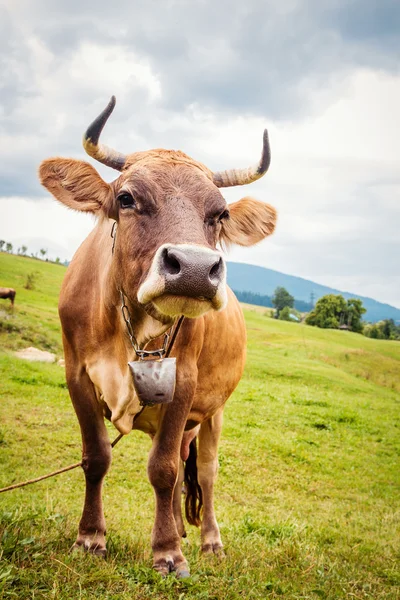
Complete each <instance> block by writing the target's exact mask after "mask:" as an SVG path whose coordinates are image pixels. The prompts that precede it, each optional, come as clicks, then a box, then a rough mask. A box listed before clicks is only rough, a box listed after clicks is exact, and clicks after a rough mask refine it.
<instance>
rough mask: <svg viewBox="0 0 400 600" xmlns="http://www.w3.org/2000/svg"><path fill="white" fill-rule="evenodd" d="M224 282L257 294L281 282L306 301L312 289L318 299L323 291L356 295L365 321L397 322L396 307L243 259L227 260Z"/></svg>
mask: <svg viewBox="0 0 400 600" xmlns="http://www.w3.org/2000/svg"><path fill="white" fill-rule="evenodd" d="M228 284H229V286H230V287H231V288H232V289H234V290H238V291H241V292H242V291H243V292H245V291H249V292H253V293H257V294H261V295H266V296H272V294H273V293H274V290H275V288H276V287H278V286H282V287H284V288H286V289H287V290H288V292H290V294H291V295H292V296H294V297H295V298H296V300H303V301H305V302H309V301H310V295H311V293H314V297H315V300H318V298H320V297H321V296H325V294H342V296H344V297H345V298H360V300H362V301H363V304H364V306H365V308H366V309H367V313H366V314H365V316H364V319H365V320H366V321H373V322H376V321H380V320H382V319H393V320H394V321H399V322H400V309H399V308H395V307H394V306H390V305H389V304H384V303H382V302H378V301H377V300H373V299H372V298H367V297H365V296H360V295H359V294H354V293H351V292H342V291H340V290H337V289H335V288H330V287H328V286H325V285H321V284H319V283H315V282H313V281H309V280H308V279H303V278H301V277H295V276H293V275H286V274H285V273H280V272H279V271H273V270H272V269H266V268H264V267H258V266H255V265H248V264H245V263H234V262H229V263H228Z"/></svg>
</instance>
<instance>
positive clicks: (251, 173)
mask: <svg viewBox="0 0 400 600" xmlns="http://www.w3.org/2000/svg"><path fill="white" fill-rule="evenodd" d="M270 162H271V149H270V147H269V139H268V131H267V130H266V129H264V137H263V150H262V154H261V160H260V162H259V163H258V164H257V165H254V166H252V167H248V168H247V169H230V170H228V171H217V172H216V173H213V182H214V183H215V185H216V186H217V187H230V186H233V185H245V184H246V183H252V182H253V181H256V180H257V179H260V177H262V176H263V175H265V173H266V172H267V171H268V167H269V165H270Z"/></svg>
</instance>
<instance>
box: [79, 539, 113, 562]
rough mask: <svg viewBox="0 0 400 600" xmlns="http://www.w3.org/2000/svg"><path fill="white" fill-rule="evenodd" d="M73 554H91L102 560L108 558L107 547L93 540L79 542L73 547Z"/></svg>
mask: <svg viewBox="0 0 400 600" xmlns="http://www.w3.org/2000/svg"><path fill="white" fill-rule="evenodd" d="M71 552H89V554H93V555H94V556H99V557H100V558H106V556H107V549H106V547H105V546H104V545H102V544H99V543H96V542H93V541H91V540H77V541H76V542H75V544H74V545H73V546H72V548H71Z"/></svg>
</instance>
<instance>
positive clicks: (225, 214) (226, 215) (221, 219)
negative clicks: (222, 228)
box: [218, 210, 230, 223]
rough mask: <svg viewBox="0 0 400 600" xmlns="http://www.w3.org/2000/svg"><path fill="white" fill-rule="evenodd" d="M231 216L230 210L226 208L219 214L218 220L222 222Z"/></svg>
mask: <svg viewBox="0 0 400 600" xmlns="http://www.w3.org/2000/svg"><path fill="white" fill-rule="evenodd" d="M229 216H230V215H229V210H224V212H223V213H221V214H220V215H219V217H218V222H219V223H222V221H224V220H225V219H229Z"/></svg>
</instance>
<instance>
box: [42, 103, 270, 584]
mask: <svg viewBox="0 0 400 600" xmlns="http://www.w3.org/2000/svg"><path fill="white" fill-rule="evenodd" d="M114 104H115V98H112V100H111V102H110V103H109V105H108V106H107V108H106V109H105V110H104V111H103V113H101V115H99V117H98V118H97V119H96V120H95V121H94V122H93V124H92V125H91V126H90V127H89V129H88V131H87V133H86V136H85V138H84V146H85V150H86V152H87V153H88V154H90V155H91V156H92V157H94V158H96V159H97V160H98V161H100V162H102V163H104V164H106V165H108V166H110V167H113V168H115V169H116V170H118V171H120V176H119V177H118V179H116V180H115V181H113V182H112V183H111V184H108V183H106V182H105V181H104V180H103V179H101V177H100V175H99V174H98V173H97V172H96V171H95V169H94V168H93V167H92V166H91V165H90V164H88V163H86V162H83V161H81V160H72V159H65V158H52V159H48V160H46V161H44V162H43V163H42V164H41V166H40V171H39V173H40V179H41V182H42V183H43V185H44V186H45V187H46V188H47V189H48V190H49V191H50V192H51V193H52V194H53V195H54V196H55V197H56V198H57V200H59V201H60V202H62V203H63V204H65V205H66V206H68V207H69V208H73V209H75V210H80V211H84V212H92V213H94V214H95V215H97V218H98V220H97V225H96V227H95V228H94V230H93V231H92V232H91V233H90V235H89V236H88V238H87V239H86V240H85V241H84V242H83V244H82V246H81V247H80V248H79V250H78V251H77V253H76V254H75V257H74V259H73V261H72V263H71V264H70V266H69V268H68V271H67V274H66V276H65V279H64V283H63V287H62V290H61V295H60V303H59V312H60V318H61V323H62V328H63V341H64V350H65V368H66V377H67V383H68V388H69V392H70V395H71V398H72V402H73V404H74V407H75V411H76V413H77V416H78V419H79V423H80V427H81V432H82V441H83V461H82V464H83V469H84V472H85V475H86V497H85V504H84V509H83V514H82V518H81V521H80V524H79V532H78V537H77V540H76V543H75V546H76V547H82V548H83V549H85V550H88V551H90V552H93V553H95V554H100V555H104V554H105V552H106V546H105V520H104V515H103V505H102V498H101V490H102V482H103V478H104V475H105V474H106V472H107V470H108V468H109V466H110V462H111V445H110V441H109V437H108V433H107V430H106V428H105V425H104V416H106V417H107V418H109V419H110V420H111V421H112V423H113V424H114V425H115V427H116V428H117V429H118V431H120V432H121V433H122V434H128V433H129V432H130V431H131V430H132V428H133V429H139V430H141V431H144V432H145V433H148V434H150V436H151V437H152V439H153V445H152V449H151V451H150V457H149V463H148V475H149V479H150V482H151V484H152V485H153V487H154V491H155V496H156V516H155V523H154V528H153V535H152V546H153V555H154V568H155V569H156V570H157V571H159V572H160V573H161V574H162V575H166V574H167V573H169V572H170V571H175V572H176V574H177V575H178V577H187V576H188V574H189V567H188V564H187V562H186V560H185V558H184V556H183V554H182V551H181V539H180V538H181V537H182V536H183V535H184V533H185V530H184V524H183V520H182V514H181V490H182V480H183V478H184V470H183V461H184V462H186V474H187V477H185V479H186V490H187V501H186V509H187V510H186V516H187V518H188V520H189V522H190V523H193V524H195V525H198V524H199V523H200V507H201V505H203V514H202V516H203V518H202V521H201V540H202V550H203V551H204V552H208V553H219V552H221V549H222V542H221V537H220V533H219V528H218V524H217V521H216V519H215V514H214V502H213V487H214V481H215V477H216V475H217V469H218V459H217V449H218V441H219V436H220V432H221V427H222V412H223V408H224V404H225V402H226V400H227V399H228V398H229V396H230V395H231V393H232V392H233V390H234V389H235V387H236V385H237V384H238V382H239V380H240V377H241V375H242V371H243V367H244V362H245V353H246V329H245V324H244V319H243V315H242V311H241V308H240V305H239V303H238V301H237V299H236V297H235V296H234V294H233V293H232V292H231V291H230V290H229V289H228V288H227V286H226V266H225V260H224V258H223V256H222V254H221V252H220V250H219V249H218V246H219V244H221V243H222V244H224V243H225V244H227V245H228V244H231V243H236V244H240V245H241V246H252V245H253V244H256V243H257V242H260V241H261V240H263V239H264V238H265V237H267V236H268V235H269V234H271V233H272V232H273V230H274V228H275V220H276V212H275V210H274V208H273V207H272V206H270V205H269V204H264V203H263V202H258V201H256V200H254V199H252V198H249V197H245V198H243V199H242V200H239V201H238V202H235V203H233V204H230V205H228V204H227V203H226V200H225V199H224V197H223V196H222V194H221V192H220V190H219V188H222V187H228V186H235V185H242V184H246V183H251V182H252V181H255V180H256V179H259V178H260V177H262V175H264V173H265V172H266V171H267V169H268V166H269V162H270V151H269V143H268V135H267V132H265V133H264V147H263V153H262V156H261V160H260V161H259V162H258V163H257V164H256V165H254V166H252V167H249V168H246V169H232V170H228V171H222V172H212V171H210V170H209V169H208V168H207V167H206V166H204V165H202V164H201V163H199V162H197V161H196V160H194V159H192V158H190V157H189V156H187V155H186V154H183V152H180V151H173V150H162V149H158V150H149V151H146V152H135V153H133V154H129V155H127V156H125V155H122V154H120V153H119V152H116V151H115V150H112V149H110V148H107V146H105V145H103V144H101V143H100V142H99V137H100V133H101V130H102V129H103V127H104V125H105V123H106V121H107V119H108V117H109V116H110V114H111V112H112V110H113V108H114ZM116 224H117V225H116ZM117 226H118V228H117V229H116V227H117ZM111 236H112V237H113V239H111ZM121 304H123V305H124V306H123V311H121ZM180 316H184V317H185V320H184V322H183V324H182V327H181V329H180V331H179V334H178V336H177V338H176V343H175V345H174V347H173V351H172V355H173V357H176V361H177V378H176V387H175V394H174V397H173V400H172V402H170V403H169V404H155V406H146V407H144V408H143V407H141V406H140V403H139V398H138V396H137V394H136V393H135V390H134V387H133V381H132V377H131V373H130V368H129V367H128V361H134V360H135V359H136V360H137V356H136V355H135V353H137V354H140V353H141V352H142V350H140V348H142V349H143V348H144V347H145V346H146V344H147V343H148V342H150V341H151V340H154V341H153V342H152V349H153V350H155V349H157V348H160V347H161V345H162V344H163V334H164V333H165V332H166V331H167V330H169V329H170V328H171V327H172V326H173V325H174V324H175V323H176V322H177V320H178V319H179V317H180ZM160 336H161V337H160ZM157 338H158V339H157ZM131 342H132V343H131ZM132 344H133V347H132ZM160 352H161V351H160ZM132 364H134V365H135V363H133V362H132ZM137 366H138V365H136V367H137ZM146 368H147V367H146ZM196 436H197V437H198V442H199V449H198V455H197V457H196ZM127 460H128V459H127ZM129 460H134V456H133V457H132V459H129ZM193 463H194V465H196V463H197V469H195V468H193ZM190 465H192V470H191V475H192V477H191V479H189V472H190V468H189V467H190ZM138 510H139V511H140V507H138Z"/></svg>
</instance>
